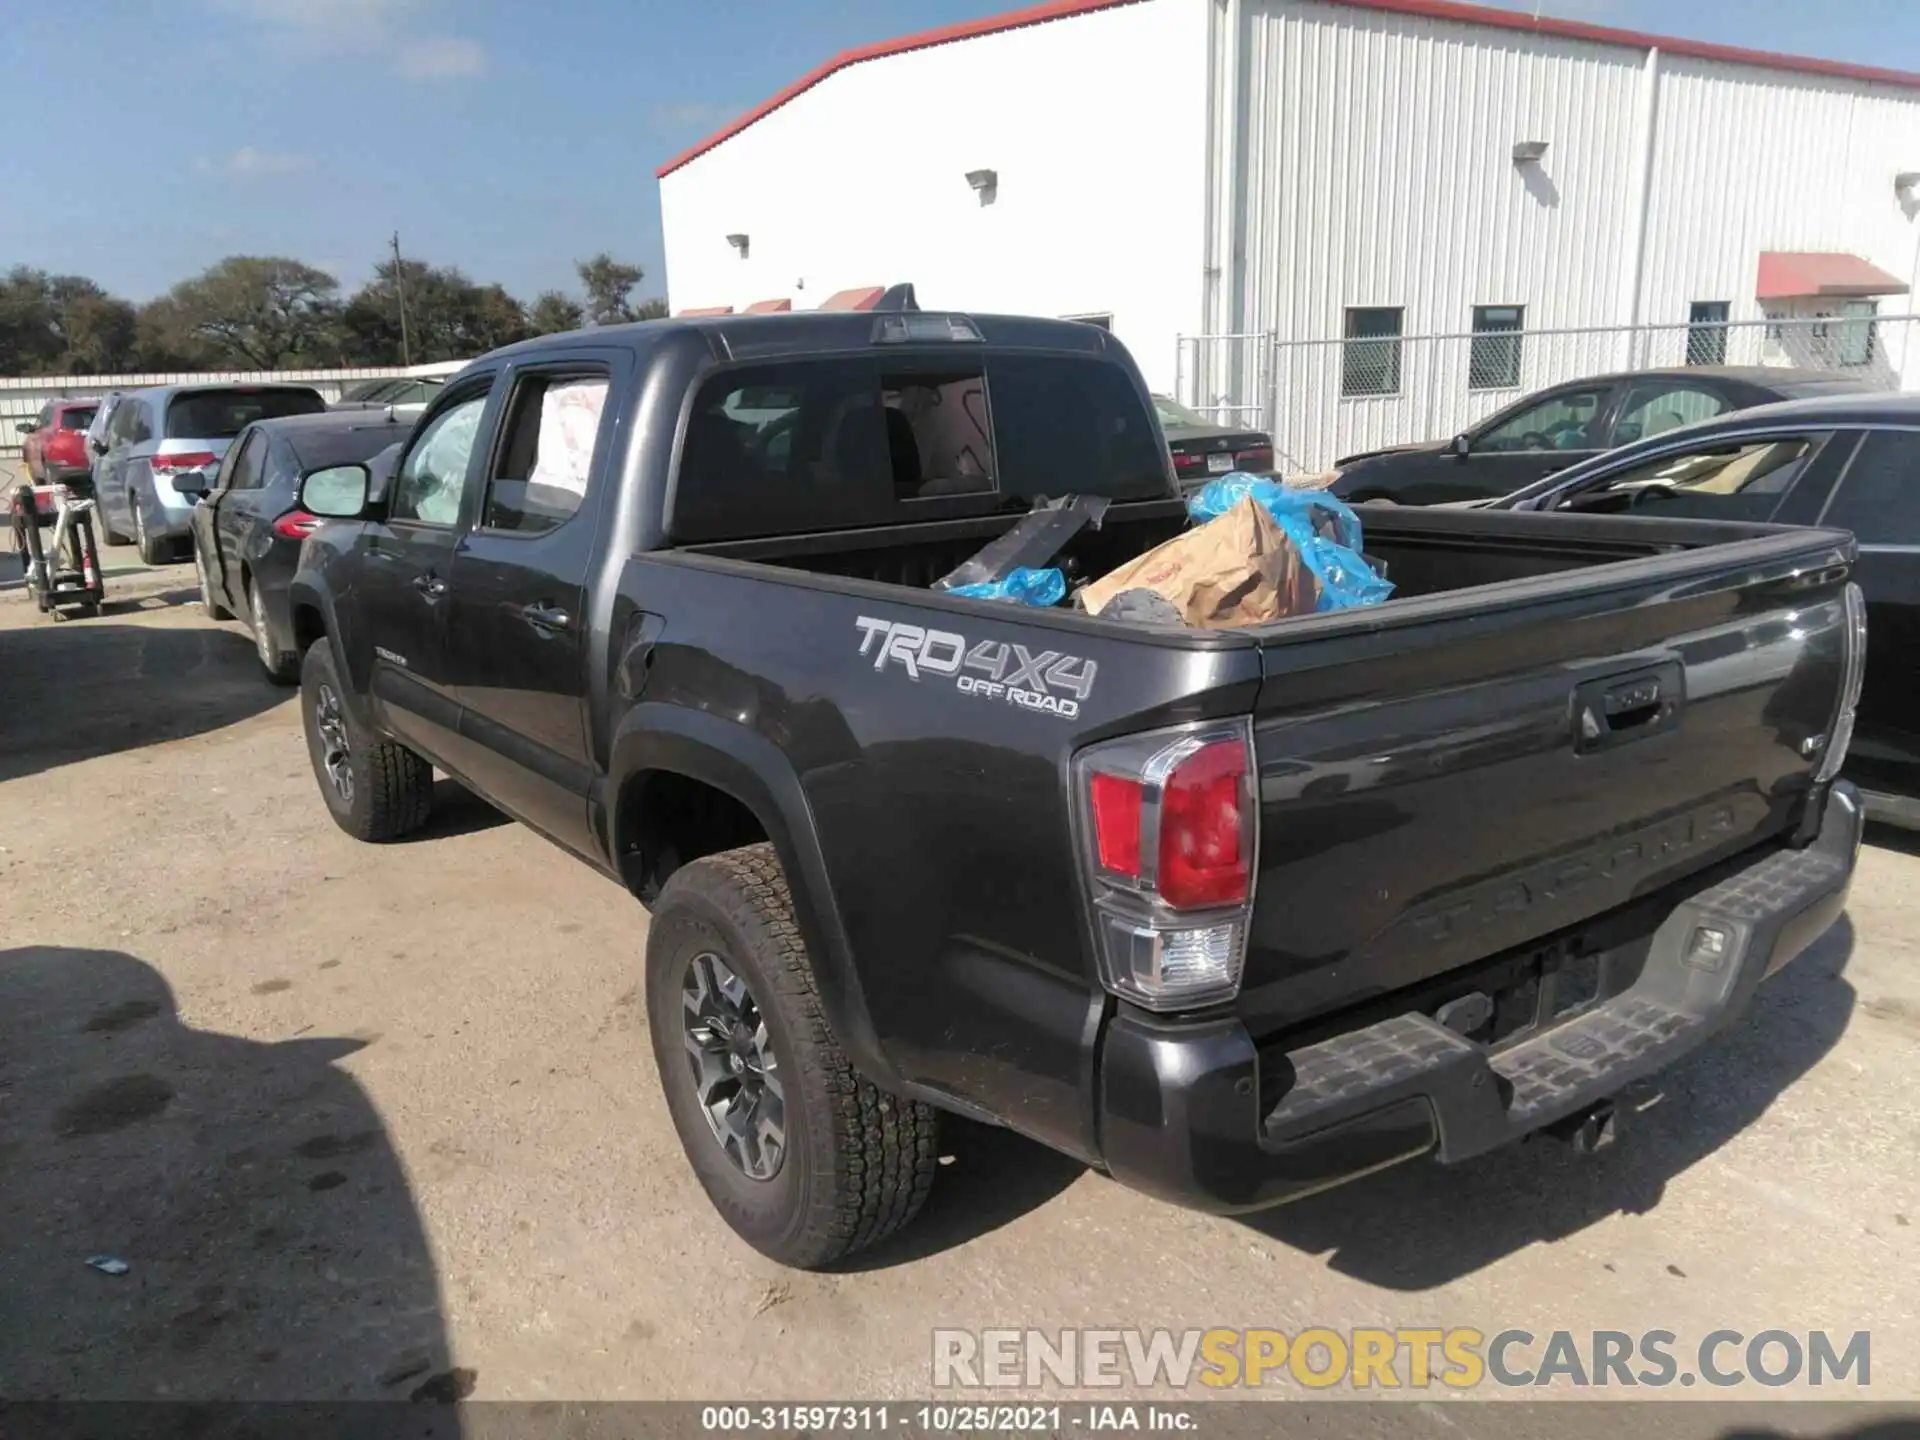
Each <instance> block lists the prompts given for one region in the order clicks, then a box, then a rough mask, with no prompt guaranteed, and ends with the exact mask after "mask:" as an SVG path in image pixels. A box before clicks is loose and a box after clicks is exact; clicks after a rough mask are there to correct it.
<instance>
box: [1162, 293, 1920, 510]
mask: <svg viewBox="0 0 1920 1440" xmlns="http://www.w3.org/2000/svg"><path fill="white" fill-rule="evenodd" d="M1508 313H1509V314H1511V315H1512V316H1513V321H1512V323H1505V324H1502V325H1501V326H1500V327H1499V328H1488V329H1481V330H1479V331H1473V332H1462V333H1460V334H1456V335H1401V334H1399V333H1398V317H1399V315H1400V312H1399V311H1397V310H1350V311H1348V312H1347V330H1348V335H1347V337H1346V338H1343V339H1338V340H1283V339H1280V338H1279V337H1277V336H1275V335H1272V334H1266V333H1252V334H1237V335H1204V336H1185V337H1183V338H1182V339H1181V340H1180V342H1179V344H1180V351H1179V361H1178V367H1177V370H1176V381H1175V386H1176V390H1175V393H1176V394H1177V395H1178V397H1179V398H1180V399H1181V400H1182V401H1183V402H1184V403H1186V404H1187V405H1190V406H1192V407H1193V408H1194V409H1196V410H1198V411H1200V412H1201V413H1203V414H1205V415H1208V416H1210V417H1212V418H1214V419H1216V420H1218V421H1219V422H1220V423H1221V424H1223V425H1240V426H1246V427H1248V428H1251V429H1258V430H1265V431H1267V432H1269V433H1270V434H1271V435H1272V436H1273V441H1274V451H1275V456H1276V459H1277V461H1278V463H1279V467H1280V469H1281V471H1282V472H1283V473H1286V474H1317V473H1322V472H1324V471H1325V470H1327V469H1328V468H1329V467H1331V466H1332V465H1333V463H1334V462H1335V461H1336V460H1338V459H1339V458H1341V457H1342V456H1346V455H1351V454H1355V453H1357V452H1359V451H1364V450H1373V449H1378V448H1380V447H1382V446H1387V445H1402V444H1411V443H1417V442H1420V441H1426V440H1445V439H1447V438H1448V437H1450V436H1452V435H1456V434H1458V433H1460V432H1461V431H1462V430H1465V429H1467V428H1469V427H1470V426H1472V425H1473V424H1474V423H1475V422H1477V421H1480V420H1483V419H1485V418H1486V417H1487V416H1489V415H1491V414H1493V413H1494V412H1495V411H1496V410H1501V409H1504V408H1505V407H1507V406H1508V405H1511V404H1512V403H1513V402H1514V401H1516V400H1519V399H1522V398H1523V397H1525V396H1526V395H1528V394H1530V393H1531V392H1533V391H1535V390H1540V389H1543V388H1545V387H1547V386H1550V385H1559V384H1562V383H1564V382H1566V381H1570V380H1578V379H1580V378H1581V377H1583V376H1588V375H1606V374H1612V373H1615V372H1618V371H1623V370H1645V369H1663V368H1668V367H1677V366H1714V365H1760V366H1769V367H1782V366H1785V367H1793V368H1797V369H1804V370H1819V371H1825V372H1828V373H1831V374H1834V375H1837V376H1844V377H1847V378H1849V379H1851V380H1854V381H1857V382H1858V383H1859V384H1860V385H1862V386H1863V387H1866V388H1870V389H1878V390H1897V389H1901V388H1903V385H1902V377H1903V376H1904V377H1905V386H1904V388H1908V389H1920V316H1913V315H1890V316H1879V315H1871V314H1864V313H1861V314H1843V315H1833V316H1821V317H1817V318H1812V319H1774V320H1751V321H1745V320H1743V321H1716V322H1712V323H1694V324H1682V325H1641V326H1595V327H1586V328H1578V329H1562V330H1526V329H1522V328H1520V326H1519V323H1518V321H1519V313H1518V312H1517V311H1513V312H1508ZM1502 318H1503V319H1504V318H1505V317H1502ZM1717 408H1718V407H1717V406H1716V405H1714V404H1713V403H1712V402H1711V401H1710V400H1709V399H1708V397H1706V396H1705V395H1704V394H1702V393H1694V394H1692V395H1689V392H1688V391H1687V390H1686V389H1685V387H1684V386H1682V387H1675V388H1673V389H1671V390H1670V391H1669V394H1668V396H1666V397H1663V401H1662V404H1661V407H1660V413H1659V414H1658V415H1657V416H1653V417H1649V418H1650V419H1651V420H1653V421H1655V422H1657V423H1658V424H1659V425H1660V426H1661V428H1669V427H1670V426H1671V425H1673V424H1684V423H1689V422H1691V421H1693V420H1698V419H1704V418H1706V416H1708V415H1710V414H1713V413H1715V410H1716V409H1717ZM1628 438H1631V437H1628ZM1623 443H1624V442H1623Z"/></svg>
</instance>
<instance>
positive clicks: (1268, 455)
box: [1233, 445, 1273, 470]
mask: <svg viewBox="0 0 1920 1440" xmlns="http://www.w3.org/2000/svg"><path fill="white" fill-rule="evenodd" d="M1233 463H1234V467H1235V468H1236V469H1241V470H1271V469H1272V468H1273V447H1272V446H1271V445H1255V446H1253V447H1251V448H1249V449H1246V450H1236V451H1234V452H1233Z"/></svg>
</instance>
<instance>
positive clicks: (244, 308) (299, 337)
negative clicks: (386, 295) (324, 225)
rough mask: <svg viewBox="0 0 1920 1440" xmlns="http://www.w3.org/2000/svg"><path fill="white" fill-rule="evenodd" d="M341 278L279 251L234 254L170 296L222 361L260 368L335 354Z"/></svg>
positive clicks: (193, 333) (185, 324)
mask: <svg viewBox="0 0 1920 1440" xmlns="http://www.w3.org/2000/svg"><path fill="white" fill-rule="evenodd" d="M339 288H340V282H339V281H337V280H335V279H334V278H333V276H331V275H329V274H327V272H326V271H324V270H316V269H315V268H314V267H313V266H311V265H305V264H302V263H301V262H300V261H298V260H289V259H286V258H285V257H283V256H277V255H229V256H228V257H227V258H226V259H224V260H222V261H220V262H219V263H218V264H216V265H213V266H211V267H209V268H208V269H207V270H206V271H205V272H204V273H202V274H200V275H198V276H196V277H195V278H193V279H192V280H184V281H182V282H181V283H180V284H178V285H176V286H174V287H173V289H172V290H171V291H170V292H169V294H168V298H169V299H170V300H171V301H172V302H173V306H174V311H173V313H174V316H175V317H176V318H177V320H178V323H179V324H180V326H181V327H182V329H183V331H184V333H185V335H186V336H188V337H191V338H192V339H195V340H198V341H200V342H203V343H204V344H205V345H206V346H207V347H208V348H209V349H211V350H212V351H213V352H214V354H215V355H216V357H217V358H218V360H219V361H220V362H222V363H226V364H232V365H236V366H245V367H249V368H253V369H259V370H275V369H279V368H281V367H283V366H298V365H313V364H324V363H326V362H328V361H330V360H332V359H335V358H337V352H338V348H339V346H338V324H339V318H340V307H339V302H338V301H337V300H336V299H335V293H336V292H337V291H338V290H339Z"/></svg>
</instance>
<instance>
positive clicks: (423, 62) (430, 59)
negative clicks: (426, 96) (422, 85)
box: [397, 35, 487, 80]
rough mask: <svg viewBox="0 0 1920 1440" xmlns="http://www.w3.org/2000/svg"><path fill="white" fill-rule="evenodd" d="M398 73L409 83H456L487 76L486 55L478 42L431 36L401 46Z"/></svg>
mask: <svg viewBox="0 0 1920 1440" xmlns="http://www.w3.org/2000/svg"><path fill="white" fill-rule="evenodd" d="M397 63H398V68H399V71H400V73H401V74H402V75H404V76H405V77H406V78H407V79H409V80H457V79H463V78H465V77H467V76H470V75H484V74H486V73H487V52H486V49H485V47H483V46H482V45H481V44H480V42H479V41H478V40H467V39H464V38H462V37H461V36H458V35H430V36H428V37H427V38H425V39H423V40H413V41H409V42H408V43H407V44H405V45H403V46H401V47H400V59H399V61H398V62H397Z"/></svg>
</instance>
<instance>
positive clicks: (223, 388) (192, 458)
mask: <svg viewBox="0 0 1920 1440" xmlns="http://www.w3.org/2000/svg"><path fill="white" fill-rule="evenodd" d="M326 408H327V402H326V401H325V400H324V399H323V398H322V397H321V395H320V392H319V391H318V390H315V389H312V388H311V387H309V386H306V385H158V386H154V387H153V388H151V389H146V390H129V391H127V392H126V393H125V394H123V395H121V396H120V397H119V399H118V401H117V403H115V405H114V406H113V414H112V418H111V419H110V420H108V422H107V426H106V434H105V435H104V436H103V437H101V438H99V439H96V440H93V441H90V442H89V443H90V444H91V445H92V448H93V453H94V464H93V492H94V497H95V499H96V500H97V501H98V502H99V509H98V512H97V514H98V518H99V522H100V523H99V528H100V532H101V537H102V538H103V539H104V540H105V541H106V543H107V544H109V545H124V544H125V543H126V542H127V541H128V540H132V541H134V542H135V543H136V544H138V545H139V547H140V558H141V559H142V560H144V561H145V562H146V563H147V564H149V565H158V564H160V563H162V562H163V561H166V560H172V559H185V558H186V556H187V552H188V544H187V540H188V536H189V535H190V534H191V531H190V528H189V527H190V524H191V521H192V518H193V507H194V502H195V500H196V498H197V497H198V496H200V495H202V494H204V493H206V491H207V489H208V488H209V487H210V485H211V480H212V475H213V472H214V471H215V470H217V469H218V468H219V465H220V460H221V457H223V456H224V455H225V454H226V453H227V447H228V446H229V445H231V444H232V443H233V437H234V436H236V435H238V434H239V433H240V432H241V431H242V430H244V429H246V428H247V426H249V425H251V424H252V423H253V422H254V421H256V420H272V419H277V418H279V417H280V416H283V415H318V414H320V413H322V412H323V411H325V410H326Z"/></svg>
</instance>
